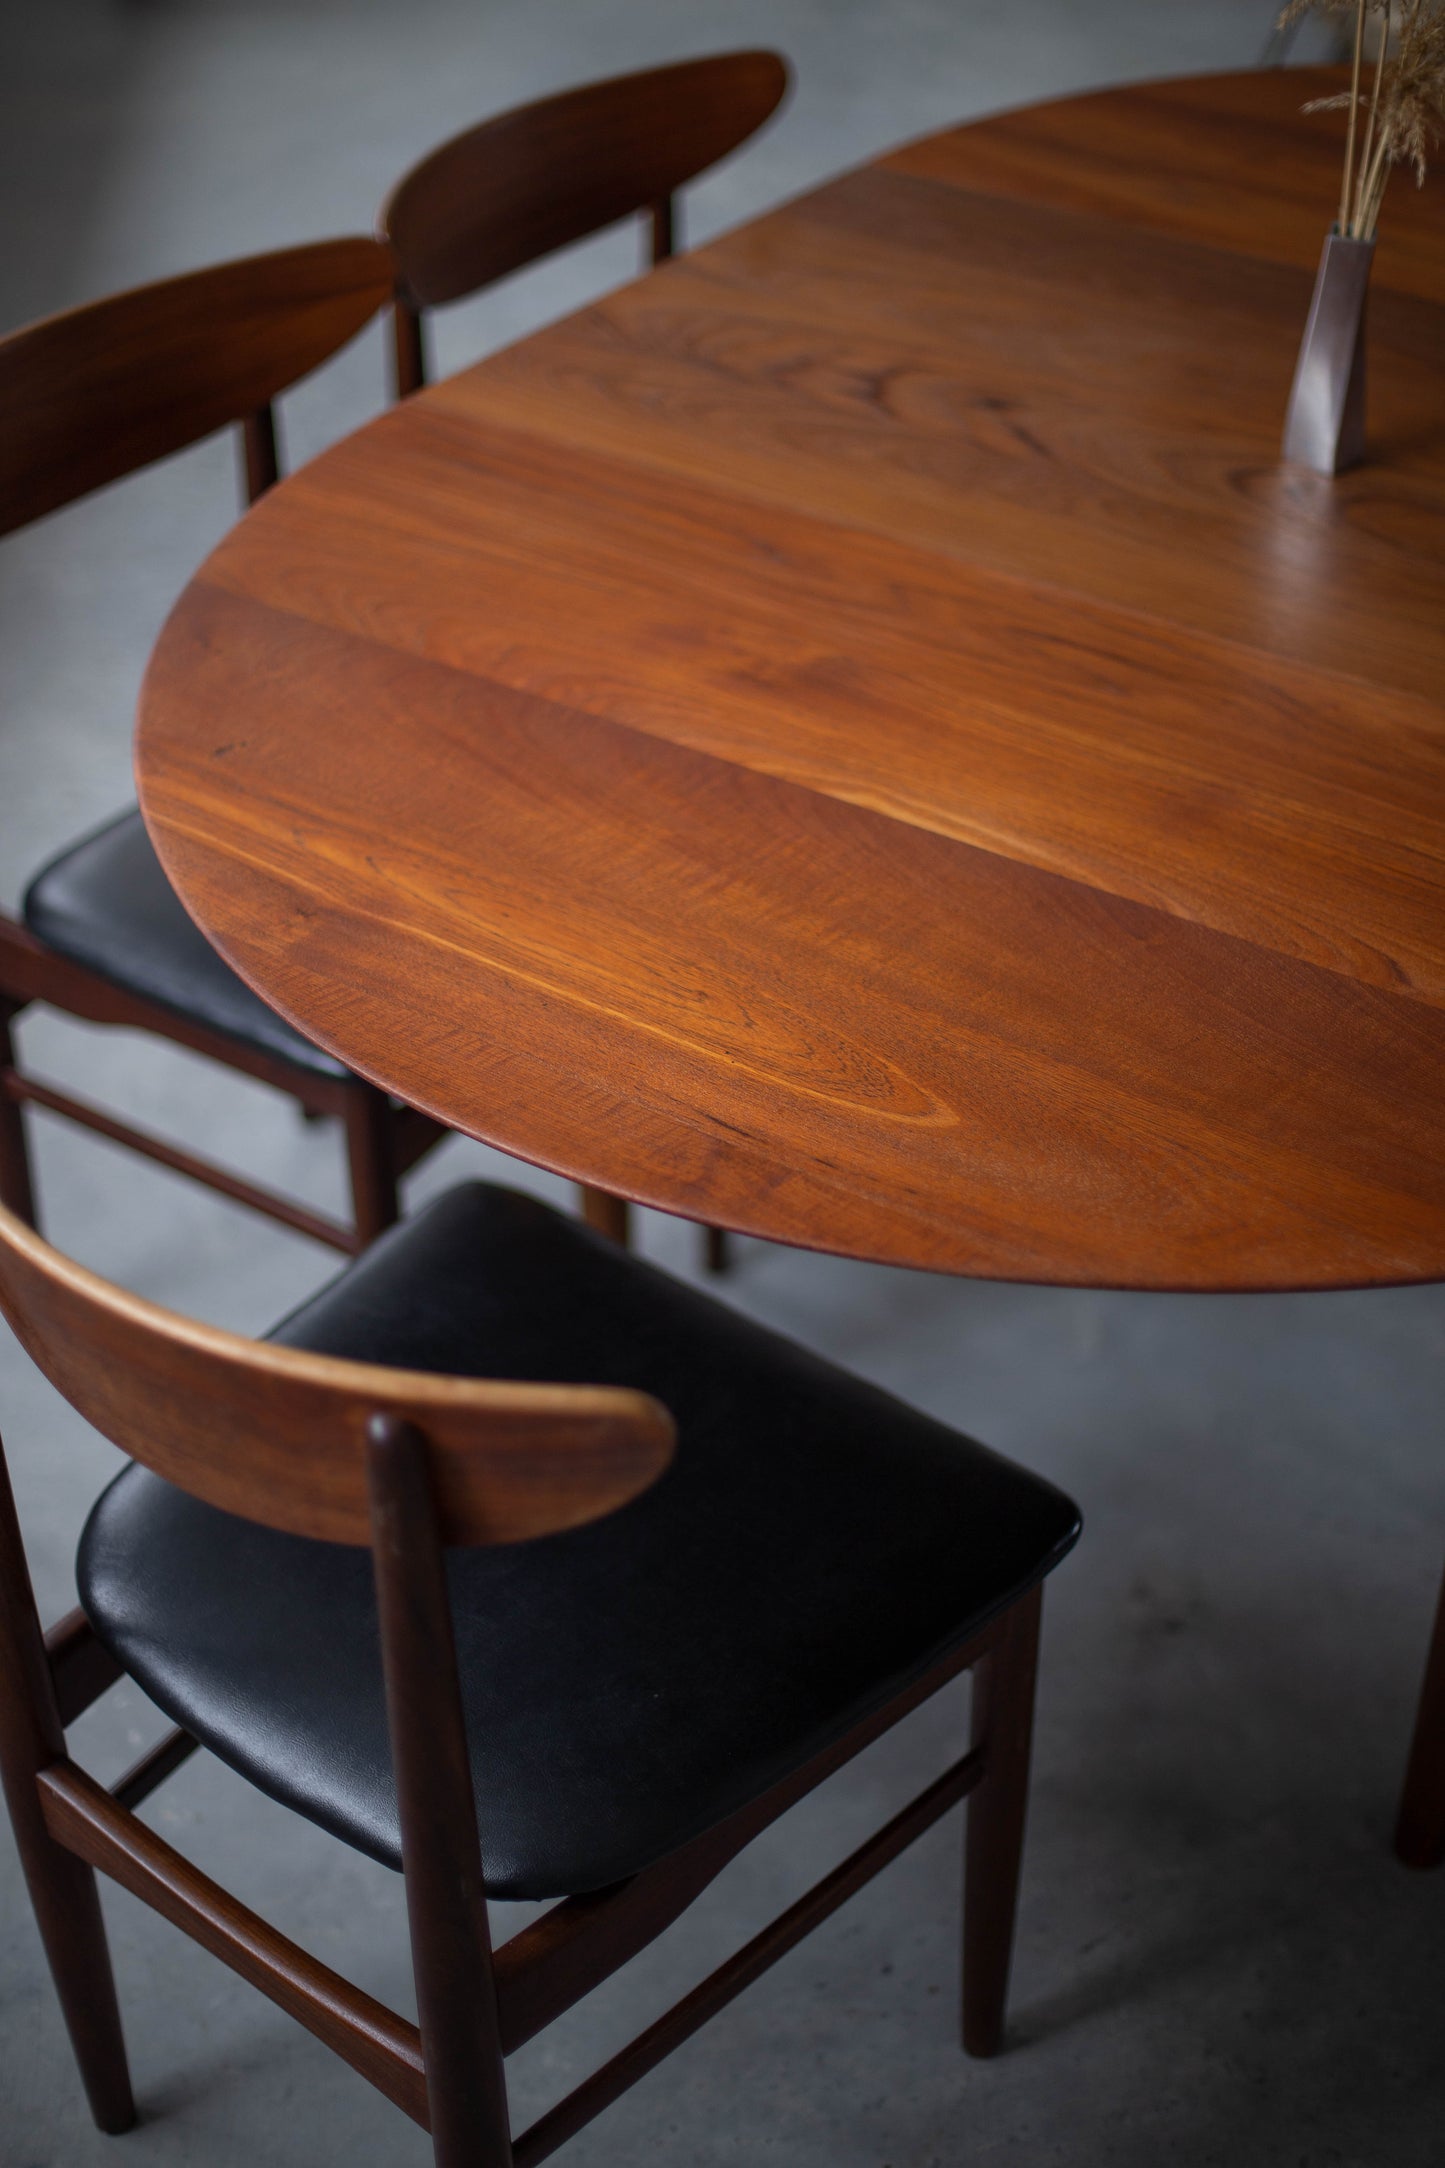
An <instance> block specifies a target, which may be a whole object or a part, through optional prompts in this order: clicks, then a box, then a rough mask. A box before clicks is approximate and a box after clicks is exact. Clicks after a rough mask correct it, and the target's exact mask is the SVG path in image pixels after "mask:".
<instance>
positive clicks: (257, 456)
mask: <svg viewBox="0 0 1445 2168" xmlns="http://www.w3.org/2000/svg"><path fill="white" fill-rule="evenodd" d="M241 450H242V459H243V465H244V472H245V479H246V502H247V503H248V504H254V503H255V502H256V500H257V498H258V497H261V496H264V495H265V493H266V491H267V490H268V489H270V488H271V487H272V486H273V485H274V484H275V483H277V482H279V481H280V479H281V455H280V452H279V450H278V448H277V444H276V416H275V413H274V412H273V410H272V409H271V408H270V407H269V406H264V407H262V408H260V410H259V411H258V412H257V413H255V414H248V415H247V416H246V418H245V420H244V421H243V422H242V424H241Z"/></svg>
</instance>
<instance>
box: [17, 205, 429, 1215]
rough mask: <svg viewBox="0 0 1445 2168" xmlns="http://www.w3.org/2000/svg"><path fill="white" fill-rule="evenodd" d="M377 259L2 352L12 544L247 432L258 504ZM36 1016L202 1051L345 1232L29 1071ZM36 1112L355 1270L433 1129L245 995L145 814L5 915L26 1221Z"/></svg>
mask: <svg viewBox="0 0 1445 2168" xmlns="http://www.w3.org/2000/svg"><path fill="white" fill-rule="evenodd" d="M392 283H393V270H392V263H391V258H390V255H389V254H388V252H387V249H386V247H385V245H384V244H383V243H381V242H379V241H376V240H374V239H371V238H366V237H361V238H357V239H352V240H336V241H320V242H316V243H313V244H310V245H308V246H305V247H301V248H290V249H282V250H280V251H278V252H276V253H275V254H271V255H265V256H254V257H251V258H249V259H247V260H245V261H242V262H235V263H225V264H220V265H216V266H213V267H212V268H210V269H207V270H203V271H196V272H192V273H189V274H187V275H186V276H183V277H180V278H171V279H165V280H163V281H161V282H160V283H159V284H157V285H153V286H144V287H141V288H139V289H138V290H136V291H135V292H131V293H125V294H119V295H116V296H113V297H111V298H110V299H108V300H104V301H98V302H92V303H89V304H87V305H86V306H84V307H81V308H76V309H70V310H67V311H66V312H65V313H64V314H63V315H59V316H52V317H48V318H46V319H45V320H44V321H42V322H40V323H36V324H31V325H28V326H27V327H25V328H24V329H22V330H19V331H16V332H12V333H11V334H10V335H9V336H8V337H7V338H4V339H0V414H3V416H4V420H3V423H0V534H6V533H9V532H11V531H12V530H14V529H16V528H19V527H23V526H25V525H27V524H28V523H29V522H30V521H32V520H36V519H39V518H41V517H42V516H43V515H44V514H46V513H48V512H53V511H55V510H57V509H58V508H59V507H60V506H62V505H66V504H69V503H71V502H72V501H73V500H74V499H76V498H78V497H82V496H85V495H87V494H88V493H89V492H90V491H91V490H94V489H98V488H100V487H101V486H102V485H104V484H105V483H108V482H113V481H117V480H118V479H119V478H120V477H121V476H123V475H127V474H131V473H133V472H134V471H135V470H136V469H137V468H140V467H145V466H149V465H150V464H151V463H152V462H153V461H154V460H157V459H161V458H163V457H165V456H166V455H168V454H170V453H172V452H178V451H180V450H182V449H183V448H184V447H185V446H187V445H190V444H193V443H195V442H197V441H198V440H199V439H200V438H202V437H208V436H211V435H213V434H214V433H215V432H216V431H218V430H221V429H223V428H225V427H227V426H228V425H229V424H235V425H237V426H238V427H239V430H240V434H241V442H242V447H243V451H244V472H245V487H246V495H247V497H248V499H249V500H250V502H251V503H253V504H254V503H255V501H256V500H257V498H259V497H260V496H261V495H262V494H263V493H264V492H265V491H266V490H267V489H268V488H269V487H270V485H271V484H272V483H273V482H274V481H275V480H276V478H277V473H278V457H277V444H276V429H275V420H274V414H273V408H272V402H273V400H274V399H275V398H276V397H277V395H278V394H279V393H281V392H282V391H284V390H286V389H287V387H288V386H290V385H292V384H293V383H295V382H296V380H297V379H298V378H299V377H302V376H305V375H307V374H308V373H309V372H310V371H311V370H312V369H314V368H316V367H318V366H319V364H320V363H321V362H323V361H325V360H327V359H328V358H329V357H330V356H331V355H332V354H334V353H335V352H336V351H337V350H338V348H340V347H342V346H344V345H345V344H346V343H347V342H348V341H349V340H350V339H351V338H352V337H353V336H354V335H355V334H356V333H357V332H358V331H360V330H361V329H362V327H363V326H364V325H365V324H367V323H368V322H370V320H371V319H372V318H373V317H374V316H375V315H376V314H377V312H378V310H379V309H381V308H383V307H384V306H385V305H386V303H387V302H388V301H389V300H390V298H391V292H392ZM35 1002H41V1003H44V1004H46V1005H47V1006H49V1007H52V1008H56V1009H61V1010H63V1011H65V1012H66V1013H67V1014H68V1015H71V1016H75V1017H80V1018H83V1019H85V1020H86V1021H88V1022H90V1023H97V1024H118V1025H125V1026H128V1027H130V1028H131V1029H133V1030H139V1031H145V1032H150V1033H153V1034H154V1035H156V1036H157V1037H160V1038H163V1039H170V1040H172V1041H174V1042H175V1043H176V1044H178V1045H181V1046H187V1047H192V1048H194V1049H195V1050H196V1051H197V1052H199V1053H202V1054H207V1055H209V1056H210V1057H211V1058H212V1059H213V1060H215V1061H218V1062H221V1063H223V1064H224V1065H225V1066H226V1067H228V1068H231V1069H237V1070H240V1071H242V1072H243V1073H244V1074H245V1075H248V1076H253V1077H259V1078H260V1079H261V1080H262V1081H263V1082H265V1083H267V1084H272V1085H275V1086H276V1087H277V1088H278V1089H279V1090H281V1091H284V1092H287V1093H289V1094H290V1096H291V1097H292V1098H293V1099H295V1100H297V1101H298V1102H299V1104H300V1106H301V1107H302V1109H303V1110H304V1111H305V1112H306V1113H307V1114H308V1115H311V1116H321V1115H334V1116H336V1117H337V1118H338V1119H339V1120H340V1122H341V1125H342V1129H343V1132H344V1136H345V1140H346V1152H347V1160H348V1165H349V1171H350V1179H351V1204H352V1211H351V1219H350V1222H349V1223H348V1224H341V1223H339V1222H337V1221H335V1220H332V1219H330V1218H328V1217H324V1216H322V1215H321V1214H319V1213H317V1212H313V1211H309V1210H306V1209H304V1208H303V1207H302V1206H301V1205H299V1204H297V1203H295V1202H294V1201H293V1200H292V1199H290V1198H287V1197H283V1196H279V1195H277V1194H276V1193H275V1192H273V1191H272V1190H269V1189H265V1188H262V1187H260V1186H258V1185H257V1184H256V1183H254V1182H251V1181H249V1180H245V1179H242V1178H241V1177H240V1176H239V1175H237V1174H235V1173H232V1172H230V1171H228V1170H227V1169H225V1168H222V1167H219V1166H217V1165H215V1164H214V1163H213V1162H211V1161H210V1160H207V1159H202V1158H199V1157H197V1156H195V1155H194V1154H192V1153H190V1152H187V1151H182V1150H180V1149H179V1148H178V1147H177V1146H175V1145H172V1144H170V1143H168V1142H166V1141H165V1140H163V1139H161V1138H159V1137H156V1136H153V1135H151V1134H149V1133H147V1132H144V1131H142V1130H139V1129H136V1128H133V1127H131V1126H130V1125H129V1124H127V1123H125V1122H121V1121H119V1120H117V1119H115V1118H114V1117H113V1116H111V1115H110V1114H108V1113H106V1112H104V1111H103V1110H102V1109H101V1108H99V1107H97V1106H94V1105H92V1104H91V1103H90V1102H89V1101H87V1100H82V1099H79V1098H77V1097H75V1096H74V1095H73V1094H71V1093H68V1092H62V1091H60V1090H58V1089H57V1088H55V1087H54V1086H53V1085H51V1084H48V1083H46V1082H44V1081H42V1080H41V1079H40V1078H39V1077H36V1076H32V1075H30V1074H29V1073H28V1072H26V1071H24V1070H22V1069H21V1068H20V1067H19V1065H18V1062H17V1059H16V1052H15V1046H14V1040H13V1025H14V1021H15V1019H16V1017H18V1016H19V1015H20V1014H21V1012H22V1011H23V1010H24V1009H26V1008H27V1007H28V1006H29V1005H30V1004H32V1003H35ZM27 1104H29V1105H31V1106H38V1107H43V1108H47V1109H49V1110H50V1111H51V1112H52V1113H56V1114H61V1115H64V1116H67V1117H68V1118H69V1119H70V1120H71V1121H74V1122H79V1123H81V1124H82V1125H83V1126H84V1127H86V1128H88V1129H91V1130H95V1131H98V1132H99V1134H100V1135H101V1136H104V1137H108V1138H110V1139H112V1140H113V1141H114V1142H116V1143H119V1144H125V1145H129V1146H130V1147H131V1148H132V1149H133V1150H135V1151H138V1152H141V1153H144V1154H145V1155H146V1156H147V1157H149V1158H151V1159H153V1160H158V1161H159V1162H160V1163H161V1164H162V1165H163V1166H166V1167H170V1168H172V1169H173V1170H175V1171H176V1172H178V1173H181V1174H186V1175H190V1176H192V1177H194V1179H195V1180H197V1181H199V1182H203V1183H205V1184H206V1185H207V1186H208V1187H209V1188H211V1189H215V1190H219V1191H220V1192H221V1193H222V1194H223V1195H224V1196H227V1197H231V1198H233V1199H234V1200H236V1201H237V1202H238V1203H241V1204H244V1205H249V1206H251V1207H252V1208H253V1209H254V1210H256V1211H258V1212H263V1213H265V1214H267V1215H268V1216H269V1217H270V1218H272V1219H276V1220H280V1221H282V1222H283V1223H284V1224H285V1225H286V1226H288V1227H294V1228H297V1229H299V1230H300V1231H301V1232H302V1233H303V1234H307V1235H311V1236H313V1237H314V1238H315V1239H316V1240H318V1241H320V1242H325V1243H329V1244H331V1245H332V1246H333V1247H335V1248H337V1249H340V1250H344V1251H348V1252H349V1251H354V1250H356V1249H358V1248H361V1247H363V1246H364V1245H365V1244H366V1243H367V1242H369V1241H371V1240H372V1239H373V1237H374V1236H376V1235H377V1234H379V1233H380V1232H381V1230H382V1229H383V1228H384V1227H388V1226H390V1224H391V1223H392V1221H393V1220H394V1219H395V1218H396V1216H397V1194H396V1189H397V1180H398V1178H399V1176H400V1175H401V1174H403V1173H404V1172H405V1171H406V1169H407V1168H408V1167H410V1166H411V1165H413V1164H414V1163H415V1161H416V1160H417V1159H418V1158H419V1157H420V1156H421V1154H422V1153H423V1152H424V1151H426V1150H427V1149H428V1148H429V1147H430V1145H431V1144H433V1143H434V1142H435V1141H436V1140H437V1139H438V1138H440V1137H442V1136H444V1135H445V1134H446V1132H445V1130H443V1129H442V1128H441V1127H440V1125H439V1124H437V1123H435V1122H432V1121H430V1120H428V1119H426V1118H425V1117H423V1116H421V1115H419V1114H415V1113H412V1112H411V1111H410V1110H406V1109H402V1108H399V1107H397V1106H395V1105H394V1104H393V1103H392V1101H391V1100H390V1099H389V1098H388V1097H387V1095H386V1094H385V1093H384V1092H382V1091H379V1090H377V1089H376V1087H375V1086H373V1085H371V1084H369V1083H367V1082H366V1081H365V1080H364V1079H363V1078H361V1077H358V1076H354V1075H352V1073H351V1072H350V1071H349V1070H348V1069H346V1068H345V1067H344V1066H343V1065H342V1064H341V1063H340V1062H339V1061H336V1060H334V1059H333V1058H332V1056H331V1055H330V1054H327V1053H325V1052H324V1051H323V1050H322V1049H321V1048H320V1047H317V1046H313V1045H312V1044H311V1042H310V1041H309V1040H307V1039H305V1038H303V1037H302V1035H301V1033H300V1032H298V1031H296V1030H294V1029H293V1027H292V1026H291V1025H290V1024H288V1023H286V1022H285V1021H284V1020H283V1019H282V1018H281V1017H279V1016H277V1015H276V1014H275V1013H274V1012H273V1011H272V1010H271V1009H269V1008H268V1007H267V1006H266V1004H265V1003H264V1002H263V1001H261V1000H260V999H259V997H258V996H257V995H255V994H253V993H252V992H251V990H250V988H249V987H248V986H246V985H245V984H243V982H242V981H241V980H240V979H239V978H238V977H237V976H236V974H235V973H234V972H233V971H232V970H231V969H230V968H229V966H228V965H227V964H225V963H224V962H223V961H222V959H221V957H220V956H219V955H217V953H216V951H215V950H214V949H213V948H212V947H211V945H210V943H209V942H208V941H207V940H206V939H205V938H204V936H203V935H202V934H201V933H200V931H199V930H198V929H197V927H196V926H195V925H194V924H193V922H192V921H191V919H190V918H189V917H188V916H187V914H186V912H185V910H184V908H183V906H182V905H181V903H180V900H179V898H178V897H177V896H176V893H175V891H174V889H173V888H172V887H171V884H170V882H169V881H168V880H167V878H166V875H165V872H164V871H163V869H162V867H161V863H160V861H159V859H158V858H157V856H156V854H155V851H154V848H153V847H152V845H151V842H150V839H149V837H148V836H147V834H146V830H145V828H144V826H143V824H142V821H141V817H140V814H139V813H138V812H137V811H136V810H135V809H134V808H132V809H131V810H130V811H128V812H125V813H122V814H120V815H119V816H117V817H116V818H114V819H112V820H110V821H109V822H107V823H106V825H105V826H104V827H103V828H101V829H99V830H98V831H97V832H96V833H94V834H92V835H89V836H87V837H85V838H84V839H83V840H81V841H80V842H78V843H73V844H71V845H69V846H68V847H67V848H66V849H65V850H64V851H62V852H61V853H60V855H59V856H58V857H56V858H54V859H52V860H51V862H50V863H49V864H48V865H47V866H45V867H44V868H43V869H42V871H41V872H39V873H38V874H37V875H36V876H35V878H34V879H33V880H32V881H31V883H30V885H29V888H28V890H27V891H26V895H25V899H24V903H23V906H22V911H21V916H20V918H19V919H15V918H11V917H9V916H8V915H4V914H0V1199H3V1201H4V1202H5V1203H6V1204H8V1205H9V1206H10V1208H11V1209H12V1210H13V1211H15V1212H17V1213H19V1215H20V1216H21V1218H22V1219H26V1220H29V1221H31V1222H32V1223H33V1222H34V1220H35V1212H36V1200H35V1188H34V1183H33V1180H32V1175H31V1167H30V1159H29V1154H28V1151H27V1142H26V1135H25V1121H24V1115H23V1109H24V1107H25V1106H26V1105H27Z"/></svg>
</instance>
